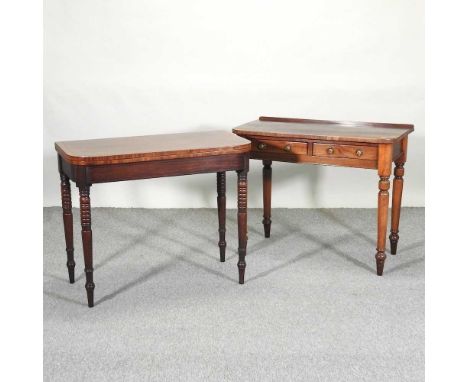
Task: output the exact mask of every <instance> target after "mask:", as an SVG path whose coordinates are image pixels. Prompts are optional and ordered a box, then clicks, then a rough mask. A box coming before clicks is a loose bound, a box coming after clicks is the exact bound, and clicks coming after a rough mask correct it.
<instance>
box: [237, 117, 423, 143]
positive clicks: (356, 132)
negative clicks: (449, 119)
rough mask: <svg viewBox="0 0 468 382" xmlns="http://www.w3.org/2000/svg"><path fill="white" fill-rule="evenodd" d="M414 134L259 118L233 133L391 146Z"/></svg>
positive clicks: (391, 127) (399, 127) (385, 127)
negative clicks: (387, 144)
mask: <svg viewBox="0 0 468 382" xmlns="http://www.w3.org/2000/svg"><path fill="white" fill-rule="evenodd" d="M413 130H414V126H413V125H405V124H395V123H374V122H347V121H323V120H315V119H297V118H276V117H260V118H259V120H258V121H252V122H248V123H246V124H244V125H241V126H238V127H236V128H234V129H233V132H234V133H236V134H239V135H242V136H247V135H249V136H253V135H255V136H268V137H278V138H301V139H316V140H326V141H349V142H366V143H392V142H396V141H398V140H400V139H401V138H403V137H405V136H406V135H408V134H409V133H411V132H412V131H413Z"/></svg>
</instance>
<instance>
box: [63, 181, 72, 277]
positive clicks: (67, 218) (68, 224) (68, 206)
mask: <svg viewBox="0 0 468 382" xmlns="http://www.w3.org/2000/svg"><path fill="white" fill-rule="evenodd" d="M60 180H61V182H60V186H61V187H60V188H61V194H62V213H63V228H64V231H65V245H66V249H67V268H68V279H69V280H70V284H73V283H74V282H75V259H74V257H73V253H74V248H73V214H72V201H71V191H70V179H68V176H66V175H65V174H63V173H61V174H60Z"/></svg>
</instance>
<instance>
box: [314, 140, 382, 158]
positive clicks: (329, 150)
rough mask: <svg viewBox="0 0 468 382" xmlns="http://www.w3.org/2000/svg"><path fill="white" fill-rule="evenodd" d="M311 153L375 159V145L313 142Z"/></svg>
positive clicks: (330, 156)
mask: <svg viewBox="0 0 468 382" xmlns="http://www.w3.org/2000/svg"><path fill="white" fill-rule="evenodd" d="M313 155H315V156H318V157H328V158H350V159H371V160H375V159H377V147H376V146H359V145H340V144H334V143H314V146H313Z"/></svg>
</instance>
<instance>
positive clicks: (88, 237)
mask: <svg viewBox="0 0 468 382" xmlns="http://www.w3.org/2000/svg"><path fill="white" fill-rule="evenodd" d="M195 135H196V136H195ZM195 135H194V134H171V135H155V136H151V137H132V138H112V139H103V140H98V142H97V141H96V140H89V141H73V142H59V143H56V149H57V152H58V167H59V173H60V180H61V183H60V184H61V194H62V209H63V222H64V232H65V243H66V251H67V268H68V272H69V279H70V283H73V282H74V281H75V278H74V267H75V262H74V258H73V217H72V210H71V194H70V180H72V181H74V182H75V183H76V185H77V187H78V188H79V193H80V218H81V237H82V242H83V255H84V263H85V275H86V282H85V288H86V293H87V297H88V306H89V307H93V306H94V289H95V284H94V279H93V234H92V230H91V197H90V190H91V186H92V185H93V184H96V183H107V182H117V181H124V180H138V179H149V178H158V177H166V176H180V175H191V174H200V173H217V175H216V179H217V180H216V184H217V193H218V197H217V201H218V220H219V242H218V245H219V251H220V260H221V261H225V252H226V239H225V234H226V194H225V193H226V171H237V173H238V206H239V211H238V225H239V228H238V231H239V262H238V270H239V283H241V284H243V283H244V275H245V268H246V263H245V256H246V248H247V173H248V170H249V150H250V142H249V141H248V140H246V139H243V138H240V137H237V136H236V135H234V134H232V133H229V132H206V133H199V134H195ZM88 143H89V147H88V146H87V144H88ZM140 143H141V146H140V145H139V144H140ZM215 143H218V144H219V146H215ZM114 144H115V146H114ZM130 148H132V149H134V152H131V150H130ZM158 148H159V149H161V152H158V151H156V150H157V149H158Z"/></svg>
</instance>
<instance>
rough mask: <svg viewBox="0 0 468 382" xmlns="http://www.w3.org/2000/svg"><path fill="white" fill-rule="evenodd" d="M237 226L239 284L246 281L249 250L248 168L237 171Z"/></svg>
mask: <svg viewBox="0 0 468 382" xmlns="http://www.w3.org/2000/svg"><path fill="white" fill-rule="evenodd" d="M237 226H238V232H239V262H238V263H237V268H238V269H239V284H243V283H244V274H245V267H246V263H245V255H246V252H247V170H242V171H237Z"/></svg>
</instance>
